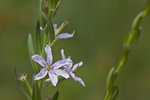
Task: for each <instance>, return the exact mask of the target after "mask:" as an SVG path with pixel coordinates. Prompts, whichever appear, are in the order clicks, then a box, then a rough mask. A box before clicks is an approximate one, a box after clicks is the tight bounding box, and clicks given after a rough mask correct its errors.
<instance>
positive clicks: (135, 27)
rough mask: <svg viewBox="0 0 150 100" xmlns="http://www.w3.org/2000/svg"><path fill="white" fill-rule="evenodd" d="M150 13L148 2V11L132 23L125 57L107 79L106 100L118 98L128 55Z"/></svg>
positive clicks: (125, 47) (125, 48) (143, 12)
mask: <svg viewBox="0 0 150 100" xmlns="http://www.w3.org/2000/svg"><path fill="white" fill-rule="evenodd" d="M149 11H150V2H148V5H147V7H146V9H145V10H144V11H142V12H140V13H139V14H138V15H137V16H136V17H135V19H134V21H133V23H132V28H131V31H130V32H129V35H128V37H127V40H126V42H125V46H124V51H123V56H122V57H121V60H120V61H119V64H118V65H117V66H115V67H113V69H111V70H110V72H109V75H108V78H107V89H106V95H105V97H104V100H115V98H116V96H117V95H118V92H119V91H118V89H117V88H115V87H116V84H117V79H118V78H119V75H120V72H121V70H122V69H123V67H124V66H125V64H126V62H127V61H128V55H129V53H130V51H131V47H132V46H133V44H134V43H135V42H136V40H137V39H138V38H139V36H140V33H141V31H140V25H141V23H142V21H143V19H144V17H145V16H147V15H148V13H149Z"/></svg>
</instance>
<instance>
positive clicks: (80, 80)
mask: <svg viewBox="0 0 150 100" xmlns="http://www.w3.org/2000/svg"><path fill="white" fill-rule="evenodd" d="M70 75H71V77H72V78H73V79H74V80H75V81H76V82H79V83H80V84H81V85H82V86H83V87H85V83H84V81H83V80H82V79H81V78H80V77H77V76H75V74H74V73H70Z"/></svg>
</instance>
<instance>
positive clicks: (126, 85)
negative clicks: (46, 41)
mask: <svg viewBox="0 0 150 100" xmlns="http://www.w3.org/2000/svg"><path fill="white" fill-rule="evenodd" d="M38 1H39V0H0V100H26V98H25V97H24V95H23V94H22V93H21V89H20V86H19V85H18V83H17V81H16V80H15V73H14V69H15V68H16V69H17V72H18V73H23V72H28V73H29V74H31V73H32V68H31V65H30V61H29V56H28V50H27V35H28V33H33V31H34V26H35V21H36V19H37V15H38V6H39V2H38ZM145 5H146V0H64V1H63V4H62V6H61V9H60V10H59V12H58V14H57V17H56V18H55V23H57V24H61V23H62V22H63V21H64V20H68V21H69V22H70V25H69V27H68V28H67V29H66V30H65V31H69V32H72V30H74V29H75V30H76V34H75V37H74V38H73V39H69V40H61V41H58V42H57V43H56V45H55V46H54V48H53V49H55V51H54V50H53V51H54V52H53V54H54V56H55V58H56V59H59V58H60V57H61V56H60V49H61V48H65V51H66V54H67V55H71V56H72V58H73V59H74V61H75V62H79V61H80V60H82V61H83V62H84V66H83V67H81V68H80V69H79V70H78V72H77V74H78V76H81V77H82V78H83V80H84V81H85V83H86V88H83V87H82V86H81V85H80V84H79V83H76V82H74V81H73V80H71V79H70V80H67V81H65V82H64V85H63V87H62V89H61V94H60V97H59V100H103V97H104V94H105V83H106V77H107V74H108V71H109V69H110V68H111V67H112V66H115V65H116V64H117V62H118V61H119V59H120V56H121V54H122V47H123V46H122V44H123V41H124V40H125V37H126V36H127V34H128V32H129V30H130V25H131V22H132V20H133V18H134V17H135V16H136V15H137V13H138V12H139V11H141V10H143V9H144V6H145ZM142 26H143V30H142V34H141V37H140V39H139V41H138V42H137V44H136V45H135V46H134V48H133V49H132V53H131V54H130V58H129V61H128V63H127V64H126V66H125V68H124V69H123V70H122V73H121V76H120V80H119V82H118V83H119V87H120V95H119V97H118V100H149V99H150V77H149V76H150V34H149V33H150V28H149V26H150V16H148V17H146V18H145V19H144V22H143V24H142ZM51 88H52V89H51ZM54 91H55V90H54V88H53V87H50V89H49V91H48V92H47V93H48V94H50V95H53V93H54Z"/></svg>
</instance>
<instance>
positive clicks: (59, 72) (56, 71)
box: [54, 69, 69, 79]
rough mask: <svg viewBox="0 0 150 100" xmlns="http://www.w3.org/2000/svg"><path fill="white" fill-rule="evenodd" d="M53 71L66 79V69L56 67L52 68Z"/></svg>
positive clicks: (67, 76) (67, 75)
mask: <svg viewBox="0 0 150 100" xmlns="http://www.w3.org/2000/svg"><path fill="white" fill-rule="evenodd" d="M54 73H56V74H57V75H60V76H62V77H64V78H66V79H67V78H69V74H68V73H67V72H66V71H64V70H61V69H57V70H54Z"/></svg>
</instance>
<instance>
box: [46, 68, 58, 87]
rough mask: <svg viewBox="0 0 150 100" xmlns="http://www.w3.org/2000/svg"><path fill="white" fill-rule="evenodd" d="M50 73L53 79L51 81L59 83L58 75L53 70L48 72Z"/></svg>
mask: <svg viewBox="0 0 150 100" xmlns="http://www.w3.org/2000/svg"><path fill="white" fill-rule="evenodd" d="M48 75H49V78H50V80H51V82H52V85H53V86H56V85H57V83H58V78H57V76H56V75H55V73H54V72H53V71H49V72H48Z"/></svg>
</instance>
